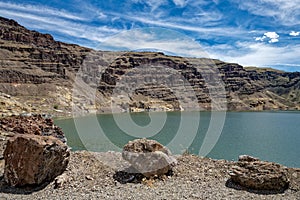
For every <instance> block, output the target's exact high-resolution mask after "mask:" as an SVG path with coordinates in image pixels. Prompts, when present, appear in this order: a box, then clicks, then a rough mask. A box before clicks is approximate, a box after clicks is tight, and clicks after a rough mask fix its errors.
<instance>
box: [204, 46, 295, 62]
mask: <svg viewBox="0 0 300 200" xmlns="http://www.w3.org/2000/svg"><path fill="white" fill-rule="evenodd" d="M207 50H208V52H209V54H210V56H211V57H215V58H218V59H221V60H224V61H227V62H234V63H239V64H241V65H243V66H257V67H274V66H278V65H281V66H286V67H291V66H300V64H299V52H300V45H289V46H284V47H278V46H273V45H270V44H266V43H251V42H239V43H237V48H236V49H234V50H233V51H231V52H230V53H229V54H227V55H224V53H223V52H224V50H223V49H215V48H213V47H212V48H211V49H209V48H208V49H207Z"/></svg>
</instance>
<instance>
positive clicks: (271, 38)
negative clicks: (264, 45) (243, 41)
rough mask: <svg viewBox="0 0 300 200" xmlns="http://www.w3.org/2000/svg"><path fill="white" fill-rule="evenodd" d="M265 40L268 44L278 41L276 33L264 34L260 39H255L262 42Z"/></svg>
mask: <svg viewBox="0 0 300 200" xmlns="http://www.w3.org/2000/svg"><path fill="white" fill-rule="evenodd" d="M267 38H268V39H269V43H275V42H278V41H279V39H278V38H279V35H278V34H277V33H276V32H266V33H264V35H263V36H262V37H255V41H261V42H263V41H264V40H265V39H267Z"/></svg>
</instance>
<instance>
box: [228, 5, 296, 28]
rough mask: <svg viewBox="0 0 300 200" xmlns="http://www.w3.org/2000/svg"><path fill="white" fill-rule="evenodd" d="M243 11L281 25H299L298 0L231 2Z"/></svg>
mask: <svg viewBox="0 0 300 200" xmlns="http://www.w3.org/2000/svg"><path fill="white" fill-rule="evenodd" d="M232 2H233V3H238V5H239V7H240V8H241V9H243V10H248V11H249V12H251V13H253V14H255V15H259V16H267V17H272V18H274V19H275V20H277V22H279V23H281V24H283V25H299V24H300V0H252V1H245V0H234V1H233V0H232Z"/></svg>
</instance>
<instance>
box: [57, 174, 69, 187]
mask: <svg viewBox="0 0 300 200" xmlns="http://www.w3.org/2000/svg"><path fill="white" fill-rule="evenodd" d="M68 181H69V178H68V176H67V175H66V174H62V175H60V176H58V177H56V178H55V180H54V189H58V188H61V187H62V186H63V185H64V184H65V183H67V182H68Z"/></svg>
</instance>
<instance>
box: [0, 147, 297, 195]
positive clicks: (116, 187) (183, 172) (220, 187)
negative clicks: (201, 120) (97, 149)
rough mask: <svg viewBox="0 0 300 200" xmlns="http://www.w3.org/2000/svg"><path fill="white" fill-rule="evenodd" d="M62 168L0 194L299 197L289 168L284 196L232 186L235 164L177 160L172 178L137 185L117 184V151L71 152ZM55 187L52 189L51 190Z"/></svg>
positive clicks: (119, 161) (294, 172) (121, 165)
mask: <svg viewBox="0 0 300 200" xmlns="http://www.w3.org/2000/svg"><path fill="white" fill-rule="evenodd" d="M70 158H71V160H70V163H69V166H68V168H67V170H66V171H65V172H64V173H63V174H62V175H60V176H59V178H60V180H62V184H61V185H60V186H59V187H57V186H56V182H55V181H52V182H51V183H48V184H47V185H44V186H42V187H39V188H31V189H29V188H27V189H26V188H9V187H7V186H5V184H4V183H3V178H2V179H1V180H0V191H1V196H2V197H3V198H6V199H44V198H45V199H158V198H159V199H224V198H226V199H274V198H277V199H298V198H300V185H299V183H300V169H294V168H288V171H289V178H290V179H291V184H290V187H289V189H287V190H285V191H284V193H274V192H272V191H255V190H246V189H243V188H241V187H238V186H237V185H234V184H232V183H231V182H230V181H229V179H230V177H229V175H228V172H229V171H230V168H231V166H232V165H233V164H234V162H230V161H225V160H213V159H209V158H201V157H198V156H195V155H189V154H186V155H179V156H176V158H177V160H178V164H177V165H176V166H175V167H174V168H173V173H172V175H168V176H166V177H165V178H163V179H154V180H146V181H144V182H138V183H122V182H121V181H120V178H121V177H119V175H120V174H122V171H123V170H124V169H125V168H126V167H128V163H127V162H126V161H124V160H123V159H122V157H121V153H118V152H103V153H93V152H87V151H77V152H72V153H71V157H70ZM55 187H56V189H54V188H55Z"/></svg>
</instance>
